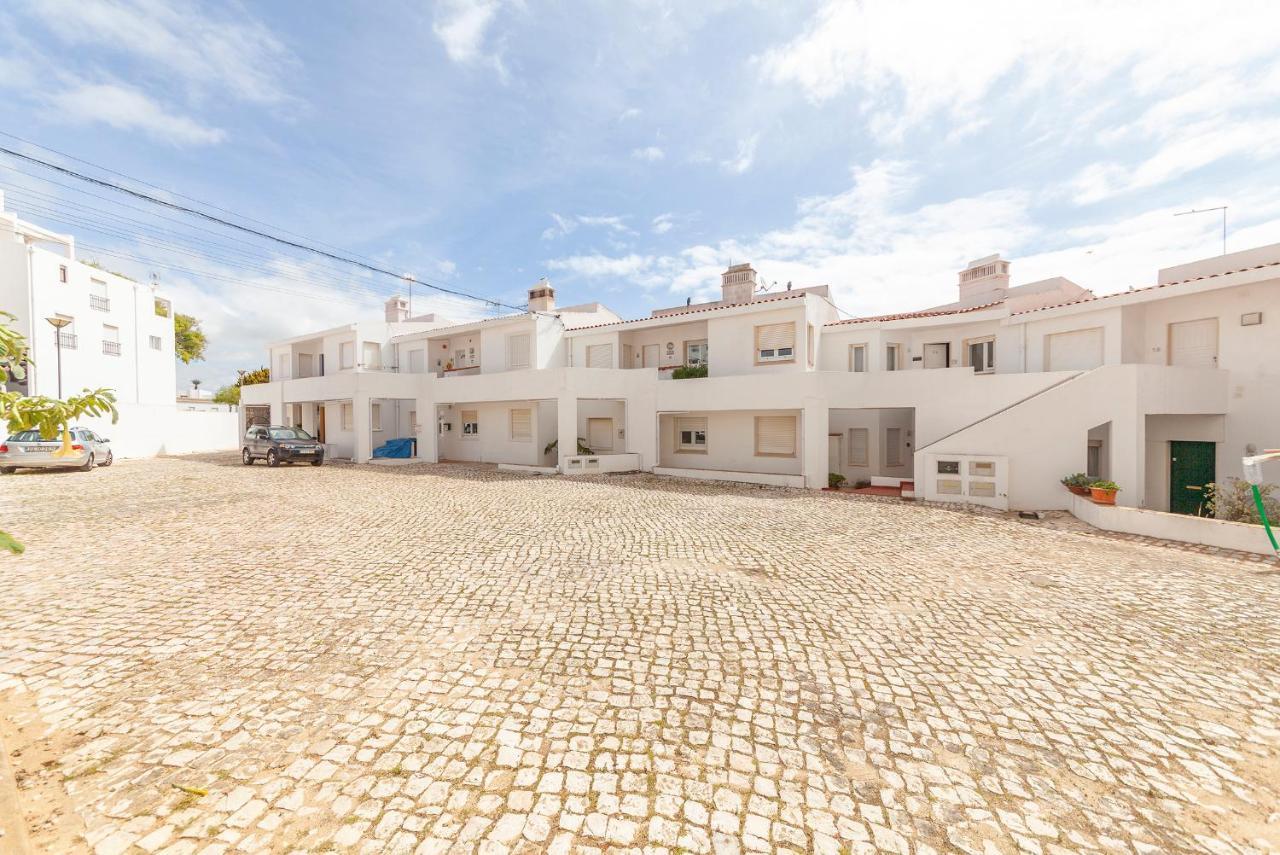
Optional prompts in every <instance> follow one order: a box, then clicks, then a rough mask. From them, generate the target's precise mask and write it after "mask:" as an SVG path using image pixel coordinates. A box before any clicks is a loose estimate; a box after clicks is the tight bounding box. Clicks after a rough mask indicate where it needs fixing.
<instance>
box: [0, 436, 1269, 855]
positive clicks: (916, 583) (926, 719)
mask: <svg viewBox="0 0 1280 855" xmlns="http://www.w3.org/2000/svg"><path fill="white" fill-rule="evenodd" d="M0 519H3V520H4V521H5V524H6V526H7V527H9V528H13V529H15V530H16V531H17V532H18V533H20V535H21V536H22V538H23V539H24V540H25V541H26V542H27V544H28V547H29V549H28V552H27V554H26V555H25V556H23V557H22V558H20V559H0V713H2V714H3V716H2V718H3V720H4V722H5V725H4V729H0V738H5V739H6V740H7V748H8V750H9V752H10V754H9V756H10V760H11V763H12V764H13V766H14V767H15V769H16V774H17V776H18V778H19V779H20V784H21V786H20V788H19V793H20V795H21V797H22V799H23V804H24V807H25V808H26V810H27V811H28V813H29V815H30V817H29V818H30V819H31V821H33V822H34V823H36V828H35V829H34V830H33V831H32V832H31V838H32V848H33V849H34V850H35V851H62V850H69V851H80V850H89V851H96V852H99V853H119V852H126V851H129V852H138V851H147V852H166V853H194V852H207V853H219V852H227V851H245V852H264V851H289V850H297V851H328V850H336V851H348V850H351V851H359V852H370V853H372V852H403V853H411V852H424V853H434V852H446V851H468V852H469V851H480V852H486V853H490V852H492V853H501V852H515V851H520V852H542V851H550V852H570V851H596V850H612V851H641V850H643V851H647V852H672V853H676V852H696V853H705V852H716V853H734V852H740V851H741V852H765V851H794V852H806V851H816V852H824V853H826V852H830V853H835V852H841V853H846V852H856V853H864V852H866V853H870V852H887V853H930V852H937V853H942V852H969V853H981V855H989V853H1017V852H1027V853H1036V855H1040V853H1045V855H1058V853H1067V852H1073V853H1074V852H1129V853H1141V854H1143V855H1145V853H1157V852H1161V853H1162V852H1183V851H1204V852H1213V853H1235V852H1268V851H1280V830H1278V827H1280V814H1278V813H1277V811H1280V574H1277V572H1276V571H1275V570H1272V569H1269V568H1267V567H1265V566H1262V565H1259V564H1256V563H1246V562H1238V561H1235V560H1232V559H1229V558H1225V557H1213V556H1205V555H1197V554H1194V553H1190V552H1183V551H1179V550H1174V549H1167V548H1163V547H1159V546H1153V545H1146V544H1133V543H1125V542H1120V541H1115V540H1109V539H1106V538H1098V537H1091V536H1088V535H1084V534H1080V533H1077V532H1072V531H1056V530H1051V529H1046V528H1040V527H1034V526H1029V525H1025V524H1021V523H1018V522H1016V521H1013V520H1009V519H1005V518H1001V517H993V516H983V515H976V514H966V513H958V512H954V511H950V510H945V509H940V508H935V507H920V506H913V505H910V504H905V503H902V504H899V503H888V502H878V501H862V500H858V499H847V498H839V497H833V496H829V495H826V494H815V493H804V492H797V491H784V490H767V489H755V488H746V487H734V486H724V485H711V484H693V483H690V482H681V481H670V480H665V479H659V478H654V477H648V476H621V477H613V478H607V479H591V480H570V479H564V478H548V477H531V476H508V475H504V474H501V473H496V472H473V471H468V470H466V469H463V468H460V467H453V466H437V467H429V466H414V467H406V468H401V469H384V468H375V467H355V466H339V465H332V466H325V467H323V468H321V469H313V468H311V467H293V468H284V467H282V468H279V469H267V468H266V467H264V466H261V465H258V466H254V467H252V468H244V467H241V466H239V465H238V463H237V462H236V461H235V460H234V459H233V458H231V457H218V456H214V457H206V458H182V459H161V460H152V461H139V462H123V463H120V464H117V465H116V466H114V467H112V468H111V469H106V470H98V471H96V472H93V473H72V474H65V475H64V474H37V475H17V476H10V477H5V478H3V479H0ZM3 804H4V800H3V799H0V805H3ZM0 821H7V822H8V828H9V830H10V834H9V836H8V839H9V841H11V842H13V841H16V840H17V837H16V833H15V832H16V829H15V825H14V823H13V822H12V817H8V818H7V819H6V818H0ZM2 847H3V840H2V839H0V848H2Z"/></svg>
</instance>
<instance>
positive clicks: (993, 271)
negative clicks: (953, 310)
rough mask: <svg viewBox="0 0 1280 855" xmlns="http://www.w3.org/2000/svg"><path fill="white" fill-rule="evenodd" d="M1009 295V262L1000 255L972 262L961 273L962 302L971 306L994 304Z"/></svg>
mask: <svg viewBox="0 0 1280 855" xmlns="http://www.w3.org/2000/svg"><path fill="white" fill-rule="evenodd" d="M1008 294H1009V262H1007V261H1005V260H1004V259H1002V258H1001V257H1000V253H996V254H995V255H988V256H987V257H986V258H979V259H977V260H975V261H970V262H969V266H968V267H966V268H965V269H964V270H961V271H960V302H961V303H966V304H968V305H970V306H980V305H982V304H983V303H994V302H996V301H997V300H1003V299H1004V298H1005V297H1006V296H1008Z"/></svg>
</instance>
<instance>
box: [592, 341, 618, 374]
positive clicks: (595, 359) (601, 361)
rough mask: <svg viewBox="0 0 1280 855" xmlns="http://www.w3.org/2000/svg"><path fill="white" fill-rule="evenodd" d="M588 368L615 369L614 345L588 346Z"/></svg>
mask: <svg viewBox="0 0 1280 855" xmlns="http://www.w3.org/2000/svg"><path fill="white" fill-rule="evenodd" d="M587 367H588V368H612V367H613V345H612V344H592V345H588V346H587Z"/></svg>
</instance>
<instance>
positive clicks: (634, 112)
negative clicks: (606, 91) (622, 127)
mask: <svg viewBox="0 0 1280 855" xmlns="http://www.w3.org/2000/svg"><path fill="white" fill-rule="evenodd" d="M638 118H640V108H639V107H628V108H627V109H625V110H623V111H622V112H621V113H620V114H619V115H618V121H619V122H625V121H628V120H630V119H638Z"/></svg>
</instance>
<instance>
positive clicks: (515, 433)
mask: <svg viewBox="0 0 1280 855" xmlns="http://www.w3.org/2000/svg"><path fill="white" fill-rule="evenodd" d="M511 438H512V439H515V440H530V439H533V411H532V410H512V411H511Z"/></svg>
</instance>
